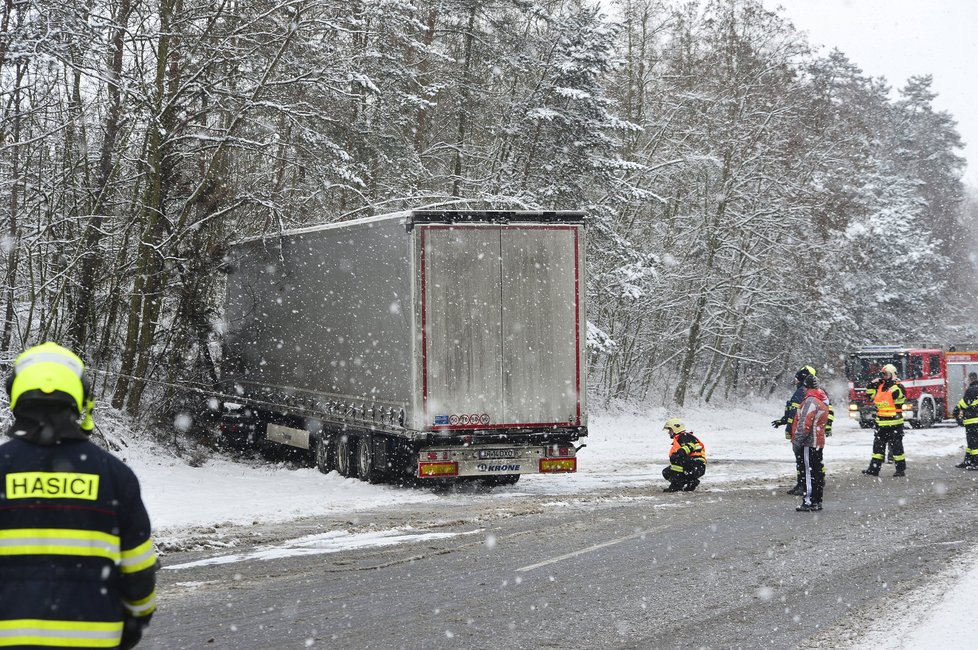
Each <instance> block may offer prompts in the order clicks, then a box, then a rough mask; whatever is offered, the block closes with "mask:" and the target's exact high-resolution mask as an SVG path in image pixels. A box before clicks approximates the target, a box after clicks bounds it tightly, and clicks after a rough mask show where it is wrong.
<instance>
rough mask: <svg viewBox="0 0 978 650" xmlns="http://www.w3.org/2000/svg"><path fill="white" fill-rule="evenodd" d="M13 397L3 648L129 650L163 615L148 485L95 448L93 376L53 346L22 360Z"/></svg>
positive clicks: (0, 514) (1, 604)
mask: <svg viewBox="0 0 978 650" xmlns="http://www.w3.org/2000/svg"><path fill="white" fill-rule="evenodd" d="M6 388H7V394H8V396H9V398H10V410H11V411H12V412H13V415H14V423H13V425H12V426H11V428H10V430H9V431H8V432H7V435H8V436H9V437H10V438H11V439H10V440H8V441H7V442H5V443H4V444H3V445H0V489H2V491H0V539H2V541H3V543H2V544H0V646H6V645H9V642H11V641H13V642H14V644H15V645H16V646H17V647H32V648H33V647H58V648H82V647H84V648H95V647H98V648H123V649H128V648H132V647H134V646H135V645H136V644H137V643H138V642H139V640H140V638H141V637H142V631H143V628H144V627H145V626H146V625H147V624H148V623H149V620H150V617H151V616H152V614H153V611H154V610H155V608H156V569H157V565H158V562H157V558H156V551H155V550H154V548H153V542H152V539H151V538H150V521H149V516H148V515H147V513H146V508H145V507H144V506H143V501H142V498H141V497H140V493H139V481H138V480H137V479H136V476H135V474H133V472H132V470H131V469H129V468H128V467H127V466H126V465H124V464H123V463H122V461H120V460H119V459H117V458H116V457H115V456H113V455H111V454H109V453H108V452H106V451H104V450H102V449H101V448H99V447H97V446H96V445H94V444H93V443H92V442H91V441H90V440H89V439H88V436H89V433H90V432H91V430H92V428H93V422H92V418H91V415H92V409H93V407H94V400H93V399H92V395H91V390H92V388H91V383H90V381H89V379H88V376H87V374H86V372H85V364H84V363H82V360H81V359H79V358H78V356H77V355H75V354H74V353H72V352H71V351H70V350H67V349H65V348H63V347H61V346H60V345H56V344H54V343H44V344H42V345H38V346H36V347H32V348H30V349H28V350H26V351H25V352H23V353H22V354H21V355H20V356H18V357H17V359H16V360H15V361H14V367H13V372H12V373H11V374H10V375H9V376H8V378H7V383H6ZM5 642H7V643H5Z"/></svg>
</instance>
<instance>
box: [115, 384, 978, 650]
mask: <svg viewBox="0 0 978 650" xmlns="http://www.w3.org/2000/svg"><path fill="white" fill-rule="evenodd" d="M674 415H679V416H680V417H683V418H684V419H685V420H686V423H687V425H688V427H689V428H690V429H692V430H693V431H694V432H695V433H696V434H697V435H698V436H700V437H701V439H702V440H703V442H704V443H705V445H706V447H707V450H708V455H709V460H710V463H709V472H708V474H707V475H706V477H705V480H704V484H703V487H704V488H706V489H709V487H710V486H716V487H718V488H719V487H721V486H723V485H725V484H731V483H733V482H740V481H743V480H744V479H752V480H756V481H761V482H762V483H764V482H767V483H769V484H770V486H771V487H772V488H780V487H781V486H787V485H789V484H790V482H791V477H792V475H793V471H794V465H793V458H792V455H791V451H790V448H789V446H788V443H787V442H786V441H785V440H784V435H783V429H780V430H774V429H772V428H771V426H770V421H771V420H772V419H775V418H776V417H778V416H779V415H780V405H779V404H777V403H758V404H746V405H741V406H740V407H739V408H729V407H724V408H717V409H707V408H694V409H687V410H686V411H684V412H681V413H673V412H666V411H665V410H663V409H657V408H649V409H648V410H646V411H644V412H641V413H617V414H613V415H611V414H597V415H592V416H591V420H590V432H591V433H590V436H589V437H588V438H587V439H586V440H585V443H586V444H587V447H586V448H585V449H583V450H582V451H581V452H580V454H579V471H578V473H577V474H574V475H564V476H525V477H523V479H522V480H521V481H520V483H519V484H518V485H516V486H514V487H510V488H500V489H497V490H496V491H495V492H494V493H493V498H494V499H498V500H500V501H499V502H500V503H503V502H505V500H507V499H508V500H517V499H519V498H521V497H524V496H527V495H530V496H543V495H547V496H553V497H568V498H569V497H574V496H580V495H585V494H589V493H593V492H595V491H598V490H606V489H609V488H615V487H633V488H634V487H642V486H649V490H650V491H652V490H655V491H658V487H659V486H660V484H662V479H661V478H660V476H659V472H660V470H661V467H662V466H664V465H665V464H666V451H667V449H668V446H669V440H668V437H667V436H666V434H665V433H664V432H663V431H662V423H663V422H664V421H665V419H667V418H668V417H671V416H674ZM110 437H114V438H116V439H119V440H125V439H126V438H125V436H124V435H121V434H120V433H119V431H118V430H113V431H111V432H110ZM871 441H872V434H871V432H870V431H866V430H862V429H859V428H858V426H856V425H855V423H854V422H852V421H850V420H849V419H848V418H847V417H846V414H845V412H844V411H842V412H840V413H839V417H838V418H837V424H836V429H835V435H833V436H832V437H831V438H830V439H829V442H828V445H827V447H826V451H825V460H826V466H827V468H828V472H829V474H828V487H827V497H826V501H825V513H823V516H830V513H831V510H832V497H831V489H832V473H833V472H834V471H835V472H841V471H847V472H854V471H857V469H858V468H861V467H862V466H863V465H864V464H866V463H867V462H868V458H869V453H870V446H871ZM127 442H128V445H127V446H126V448H125V449H124V451H123V452H122V453H121V455H122V456H124V457H125V458H126V459H127V461H128V462H129V463H130V464H131V465H132V466H133V467H134V468H135V470H136V472H137V474H138V475H139V477H140V479H141V481H142V485H143V492H144V499H145V501H146V503H147V507H148V508H149V510H150V514H151V517H152V518H153V522H154V526H155V528H156V530H157V532H156V537H157V539H158V540H160V541H161V542H163V543H164V544H179V542H180V540H181V539H182V538H184V537H186V536H189V535H191V534H197V533H199V530H200V527H208V526H213V525H215V524H222V525H224V524H236V525H242V524H243V525H247V524H251V523H259V524H268V523H274V522H287V521H291V520H294V519H298V518H300V517H310V516H316V515H338V514H344V513H348V514H351V515H355V514H357V513H364V512H366V511H370V510H372V509H381V508H390V507H391V506H397V505H398V504H402V505H408V504H411V505H414V506H417V505H421V504H424V503H425V502H431V503H432V504H434V503H443V502H444V501H445V500H459V501H464V500H466V499H470V498H471V495H470V494H466V493H465V492H464V491H460V492H449V493H447V494H446V493H444V492H438V493H436V492H434V491H431V490H427V489H417V488H402V487H393V486H377V485H369V484H366V483H363V482H360V481H357V480H354V479H344V478H342V477H340V476H339V475H337V474H336V473H332V474H330V475H322V474H320V473H319V472H318V471H316V470H315V469H314V468H302V469H295V468H294V467H291V466H288V465H286V464H275V463H268V464H261V463H258V464H256V463H253V462H249V463H242V462H235V461H231V460H227V459H224V458H221V457H218V456H213V457H211V458H210V459H209V460H207V461H206V462H205V463H204V464H203V466H201V467H190V466H188V465H187V464H185V463H184V462H182V461H181V460H179V459H175V458H173V457H172V456H170V455H167V454H165V453H163V452H161V451H160V450H159V449H157V448H155V447H154V446H153V445H150V444H146V443H143V442H139V441H133V440H131V439H129V440H127ZM963 445H964V431H963V429H962V428H960V427H955V426H950V425H941V426H937V427H934V428H932V429H926V430H913V429H908V433H907V435H906V437H905V446H906V450H907V457H908V474H909V475H910V477H911V480H912V477H913V471H914V466H915V465H916V464H924V463H927V464H931V465H933V464H934V463H941V464H944V465H948V467H947V474H948V479H949V480H974V479H975V478H978V476H975V475H971V473H967V472H963V471H962V470H957V469H954V468H953V467H950V466H949V465H950V463H948V460H949V459H954V460H955V461H956V460H957V459H958V458H959V456H960V455H961V454H962V450H963ZM884 472H885V473H888V472H889V468H884ZM786 499H790V497H786ZM799 516H801V515H799ZM405 523H406V524H408V525H409V524H410V523H411V522H405ZM965 543H966V544H967V545H969V546H970V545H971V544H973V543H974V542H973V540H966V541H965ZM297 552H299V551H297ZM948 585H951V587H950V588H948ZM948 589H949V590H950V593H946V591H948ZM976 591H978V572H967V571H965V570H964V569H963V567H962V568H961V569H958V568H955V567H948V568H947V569H946V570H945V572H944V573H943V574H942V578H941V580H940V581H937V582H934V581H931V583H928V584H926V585H921V586H920V588H918V589H916V590H914V592H913V593H911V594H909V595H904V597H903V600H902V601H901V602H900V603H890V604H889V605H888V606H887V607H886V608H885V610H884V611H888V612H893V613H894V615H893V616H892V617H887V616H884V617H882V618H879V617H876V618H875V619H874V622H873V623H872V625H868V626H867V627H866V629H865V630H862V631H861V632H860V634H859V635H857V636H856V637H854V638H853V639H852V641H851V642H852V647H857V646H859V645H860V644H865V643H873V644H874V645H875V644H877V643H885V644H887V647H891V648H915V649H916V648H931V647H933V648H937V647H942V648H943V647H947V646H948V643H949V642H950V643H951V645H952V646H953V645H956V646H957V647H966V646H962V645H960V641H961V640H963V639H965V638H966V636H965V635H966V634H967V638H970V634H968V633H967V632H966V630H963V629H961V630H956V629H955V627H954V625H951V624H949V622H951V621H959V622H960V621H963V620H966V618H967V615H968V614H970V603H971V602H973V599H972V596H973V595H974V592H976ZM956 608H957V609H956ZM907 611H914V612H920V613H924V612H926V613H927V614H928V616H929V618H928V617H927V616H923V617H922V616H921V615H916V616H915V617H914V618H913V622H914V624H913V627H912V629H911V628H909V627H907V623H906V622H907V616H906V612H907ZM922 618H923V620H922ZM901 625H903V626H904V628H903V633H902V634H896V635H895V634H893V631H894V629H899V626H901ZM959 627H960V625H959Z"/></svg>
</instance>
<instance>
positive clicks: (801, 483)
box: [771, 366, 835, 496]
mask: <svg viewBox="0 0 978 650" xmlns="http://www.w3.org/2000/svg"><path fill="white" fill-rule="evenodd" d="M815 375H816V373H815V368H813V367H812V366H804V367H802V368H801V369H800V370H799V371H798V372H796V373H795V392H793V393H792V394H791V397H790V398H788V401H787V402H785V404H784V415H783V416H781V419H780V420H774V421H773V422H771V426H772V427H774V428H775V429H777V428H778V427H780V426H782V425H784V427H785V429H784V437H785V440H791V430H792V427H793V426H794V420H795V412H796V411H797V410H798V405H799V404H801V401H802V400H803V399H805V391H806V388H805V378H806V377H814V376H815ZM834 420H835V414H834V413H831V414H830V415H829V422H828V424H827V425H826V432H827V433H828V434H829V435H831V433H832V423H833V421H834ZM791 449H792V452H793V453H794V455H795V485H794V487H793V488H791V489H790V490H788V494H793V495H795V496H802V495H804V494H805V459H804V456H803V454H802V450H800V449H799V448H798V447H795V446H794V445H792V448H791Z"/></svg>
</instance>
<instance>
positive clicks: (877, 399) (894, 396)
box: [863, 363, 907, 476]
mask: <svg viewBox="0 0 978 650" xmlns="http://www.w3.org/2000/svg"><path fill="white" fill-rule="evenodd" d="M866 396H867V397H868V398H869V399H871V400H873V404H874V405H875V406H876V435H875V436H874V437H873V456H872V458H871V459H870V461H869V467H868V468H867V469H864V470H863V474H868V475H869V476H879V474H880V467H882V466H883V461H884V460H886V457H885V453H886V445H890V449H892V450H893V462H894V463H896V471H895V472H894V473H893V476H906V475H907V455H906V454H905V453H904V452H903V405H904V403H905V402H906V401H907V393H906V391H904V390H903V384H901V383H900V380H899V379H898V378H897V375H896V366H894V365H893V364H891V363H888V364H886V365H885V366H883V369H882V370H881V371H880V376H879V379H877V380H875V381H873V382H870V383H869V385H868V386H866Z"/></svg>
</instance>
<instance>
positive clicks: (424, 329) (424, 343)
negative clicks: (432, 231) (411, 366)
mask: <svg viewBox="0 0 978 650" xmlns="http://www.w3.org/2000/svg"><path fill="white" fill-rule="evenodd" d="M418 231H419V232H420V234H421V412H422V413H424V421H425V422H427V421H428V299H427V296H426V295H425V291H426V289H427V287H426V285H425V278H426V277H427V275H428V273H427V269H426V268H425V254H424V252H425V246H426V242H425V233H426V232H427V229H426V228H418Z"/></svg>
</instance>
